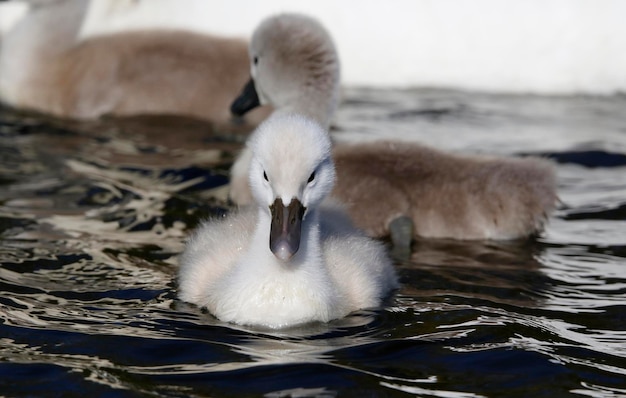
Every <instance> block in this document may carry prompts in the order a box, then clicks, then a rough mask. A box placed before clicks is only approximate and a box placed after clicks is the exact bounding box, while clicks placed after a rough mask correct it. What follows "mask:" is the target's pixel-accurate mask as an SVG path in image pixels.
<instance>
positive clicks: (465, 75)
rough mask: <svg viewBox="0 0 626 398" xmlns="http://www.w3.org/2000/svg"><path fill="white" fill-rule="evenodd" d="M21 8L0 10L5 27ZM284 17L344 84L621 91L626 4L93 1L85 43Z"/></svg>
mask: <svg viewBox="0 0 626 398" xmlns="http://www.w3.org/2000/svg"><path fill="white" fill-rule="evenodd" d="M18 3H19V2H17V1H13V2H10V3H2V4H1V5H2V9H1V10H0V11H1V12H2V14H1V15H0V24H2V25H3V26H4V27H5V28H7V27H8V26H10V24H11V23H12V21H13V20H15V19H16V18H18V16H19V13H20V11H19V10H18V9H19V8H21V7H19V4H18ZM7 6H9V7H7ZM9 9H11V10H9ZM290 11H295V12H303V13H307V14H310V15H313V16H316V17H317V18H318V19H319V20H320V21H321V22H322V23H323V24H324V25H325V26H326V27H327V28H328V30H329V31H330V32H331V34H332V35H333V37H334V39H335V42H336V44H337V47H338V49H339V53H340V56H341V59H342V73H343V81H344V84H345V85H352V86H354V85H359V86H379V87H380V86H385V87H449V88H461V89H471V90H483V91H493V92H515V93H538V94H572V93H587V94H612V93H615V92H626V23H625V18H626V1H622V0H593V1H591V0H524V1H515V2H513V1H502V0H472V1H467V0H394V1H391V2H389V1H383V0H361V1H340V2H337V1H331V0H315V1H298V2H295V1H287V0H269V1H267V0H266V1H252V0H249V1H243V0H240V1H228V2H226V1H220V2H217V1H206V0H95V1H92V6H91V9H90V12H89V15H88V17H87V19H86V21H85V23H84V26H83V29H82V35H83V37H89V36H93V35H99V34H103V33H107V32H115V31H123V30H127V29H143V28H155V27H168V28H185V29H192V30H195V31H201V32H207V33H212V34H218V35H224V36H240V37H249V36H250V34H251V33H252V31H253V30H254V28H255V26H256V25H257V24H258V23H259V22H260V21H261V20H262V19H263V18H264V17H266V16H268V15H270V14H273V13H277V12H290Z"/></svg>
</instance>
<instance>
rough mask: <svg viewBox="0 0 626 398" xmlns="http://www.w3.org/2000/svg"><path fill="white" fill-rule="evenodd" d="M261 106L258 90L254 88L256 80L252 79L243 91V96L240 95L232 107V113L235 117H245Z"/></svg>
mask: <svg viewBox="0 0 626 398" xmlns="http://www.w3.org/2000/svg"><path fill="white" fill-rule="evenodd" d="M259 105H261V103H260V102H259V95H258V94H257V92H256V88H254V80H252V79H250V80H249V81H248V83H246V85H245V87H244V88H243V90H242V91H241V94H239V97H237V98H236V99H235V101H233V103H232V105H231V106H230V112H231V113H232V114H233V115H235V116H243V115H245V114H246V113H247V112H248V111H250V110H252V109H254V108H256V107H257V106H259Z"/></svg>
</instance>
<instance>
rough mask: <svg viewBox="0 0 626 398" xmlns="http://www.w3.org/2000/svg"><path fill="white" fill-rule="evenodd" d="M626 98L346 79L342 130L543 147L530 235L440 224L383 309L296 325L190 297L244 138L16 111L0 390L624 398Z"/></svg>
mask: <svg viewBox="0 0 626 398" xmlns="http://www.w3.org/2000/svg"><path fill="white" fill-rule="evenodd" d="M624 109H626V98H625V97H623V96H614V97H604V98H596V97H553V98H550V97H534V96H504V95H486V94H477V93H462V92H454V91H437V90H418V91H416V90H374V89H358V90H357V89H352V90H347V92H346V97H345V100H344V104H343V105H342V107H341V108H340V111H339V114H338V115H337V117H336V121H335V124H334V126H333V131H334V134H335V136H336V137H337V139H359V140H363V139H372V138H380V137H394V138H397V139H405V140H417V141H420V142H423V143H427V144H430V145H433V146H436V147H439V148H444V149H447V150H453V151H463V152H471V153H495V154H499V155H504V156H511V155H522V154H524V155H527V154H535V155H542V156H546V157H549V158H552V159H554V161H555V162H557V165H558V166H557V167H558V181H559V196H560V198H561V201H562V204H561V205H560V208H559V210H558V211H557V212H556V213H555V214H554V215H553V216H552V217H551V219H550V224H549V225H548V228H547V230H546V232H545V233H544V234H543V235H541V236H540V237H538V238H537V239H536V240H533V241H530V242H512V243H494V242H482V243H481V242H476V243H467V242H466V243H463V242H455V241H437V240H423V241H418V242H416V243H415V245H414V247H413V255H412V259H411V260H410V261H408V262H406V263H399V264H397V267H398V270H399V274H400V277H401V281H402V288H401V289H400V290H399V291H398V292H397V294H396V295H395V296H394V297H393V298H391V299H390V300H389V302H388V303H386V306H384V307H383V308H380V309H377V310H370V311H362V312H359V313H356V314H353V315H351V316H349V317H347V318H345V319H341V320H337V321H334V322H331V323H329V324H318V325H309V326H306V327H301V328H296V329H289V330H283V331H267V330H254V329H250V328H243V327H238V326H232V325H229V324H225V323H222V322H220V321H218V320H216V319H214V318H213V317H212V316H211V315H210V314H207V313H205V312H203V311H201V310H199V309H197V308H195V307H193V306H190V305H187V304H184V303H181V302H179V301H177V300H176V284H175V281H174V276H175V273H176V267H177V260H176V256H177V254H178V253H180V251H181V249H182V247H183V241H184V238H185V236H186V235H187V234H188V232H189V231H190V229H192V228H193V227H194V226H195V225H196V224H197V222H198V221H199V220H201V219H202V218H205V217H207V216H209V215H214V214H222V213H225V212H227V211H228V209H229V207H228V205H227V202H226V200H225V198H226V192H227V187H226V184H227V182H228V169H229V166H230V164H231V163H232V161H233V155H234V153H235V152H236V150H237V149H238V148H240V146H241V142H242V140H243V138H244V137H245V136H244V135H242V134H241V131H240V130H241V128H240V127H237V126H235V127H233V129H232V131H231V130H229V131H226V130H216V129H215V128H213V127H212V126H210V125H206V124H203V123H200V122H195V121H190V120H183V119H177V118H166V117H145V118H132V119H126V120H107V121H102V122H98V123H70V122H66V121H59V120H50V119H45V118H42V117H37V116H32V115H25V114H19V113H16V112H12V111H9V110H6V109H5V110H2V113H1V114H0V157H1V160H0V263H1V265H0V289H1V293H0V395H2V396H8V397H13V396H33V397H39V396H59V397H60V396H63V397H72V396H75V397H84V396H93V397H96V396H97V397H100V396H102V397H137V396H168V397H170V396H171V397H187V396H263V395H266V396H269V397H282V396H423V397H455V398H456V397H479V396H486V397H551V398H552V397H557V396H587V397H617V396H624V395H626V221H625V219H626V116H625V115H626V113H625V112H624Z"/></svg>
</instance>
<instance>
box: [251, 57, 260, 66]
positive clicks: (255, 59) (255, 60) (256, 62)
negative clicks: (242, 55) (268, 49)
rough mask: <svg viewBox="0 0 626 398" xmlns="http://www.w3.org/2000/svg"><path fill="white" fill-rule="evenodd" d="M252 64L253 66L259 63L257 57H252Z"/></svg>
mask: <svg viewBox="0 0 626 398" xmlns="http://www.w3.org/2000/svg"><path fill="white" fill-rule="evenodd" d="M252 62H254V64H255V65H256V64H258V63H259V57H254V59H253V60H252Z"/></svg>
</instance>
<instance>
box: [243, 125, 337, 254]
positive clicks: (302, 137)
mask: <svg viewBox="0 0 626 398" xmlns="http://www.w3.org/2000/svg"><path fill="white" fill-rule="evenodd" d="M249 145H250V149H251V152H252V160H251V162H250V172H249V180H250V187H251V190H252V194H253V196H254V198H255V201H256V203H257V204H258V205H259V207H260V211H262V212H266V214H267V215H268V216H269V217H271V229H270V249H271V251H272V252H273V253H274V254H275V255H276V257H278V258H279V259H281V260H283V261H287V260H289V259H290V258H291V257H292V256H293V255H294V254H295V253H296V252H297V251H298V249H299V247H300V238H301V230H302V223H303V221H304V220H306V219H307V218H308V217H310V218H313V217H314V213H315V208H316V207H317V206H318V205H319V204H320V203H321V202H322V200H324V198H325V197H326V196H327V195H328V194H329V193H330V191H331V190H332V188H333V185H334V182H335V168H334V164H333V161H332V158H331V143H330V138H329V136H328V133H327V132H326V131H325V130H324V129H323V128H322V127H321V126H320V125H319V124H317V123H316V122H314V121H312V120H310V119H308V118H306V117H304V116H301V115H294V114H292V115H274V116H272V117H270V118H269V119H267V120H266V121H265V122H263V124H261V125H260V126H259V127H258V129H257V131H256V132H255V134H254V135H253V136H252V137H251V140H250V142H249Z"/></svg>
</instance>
